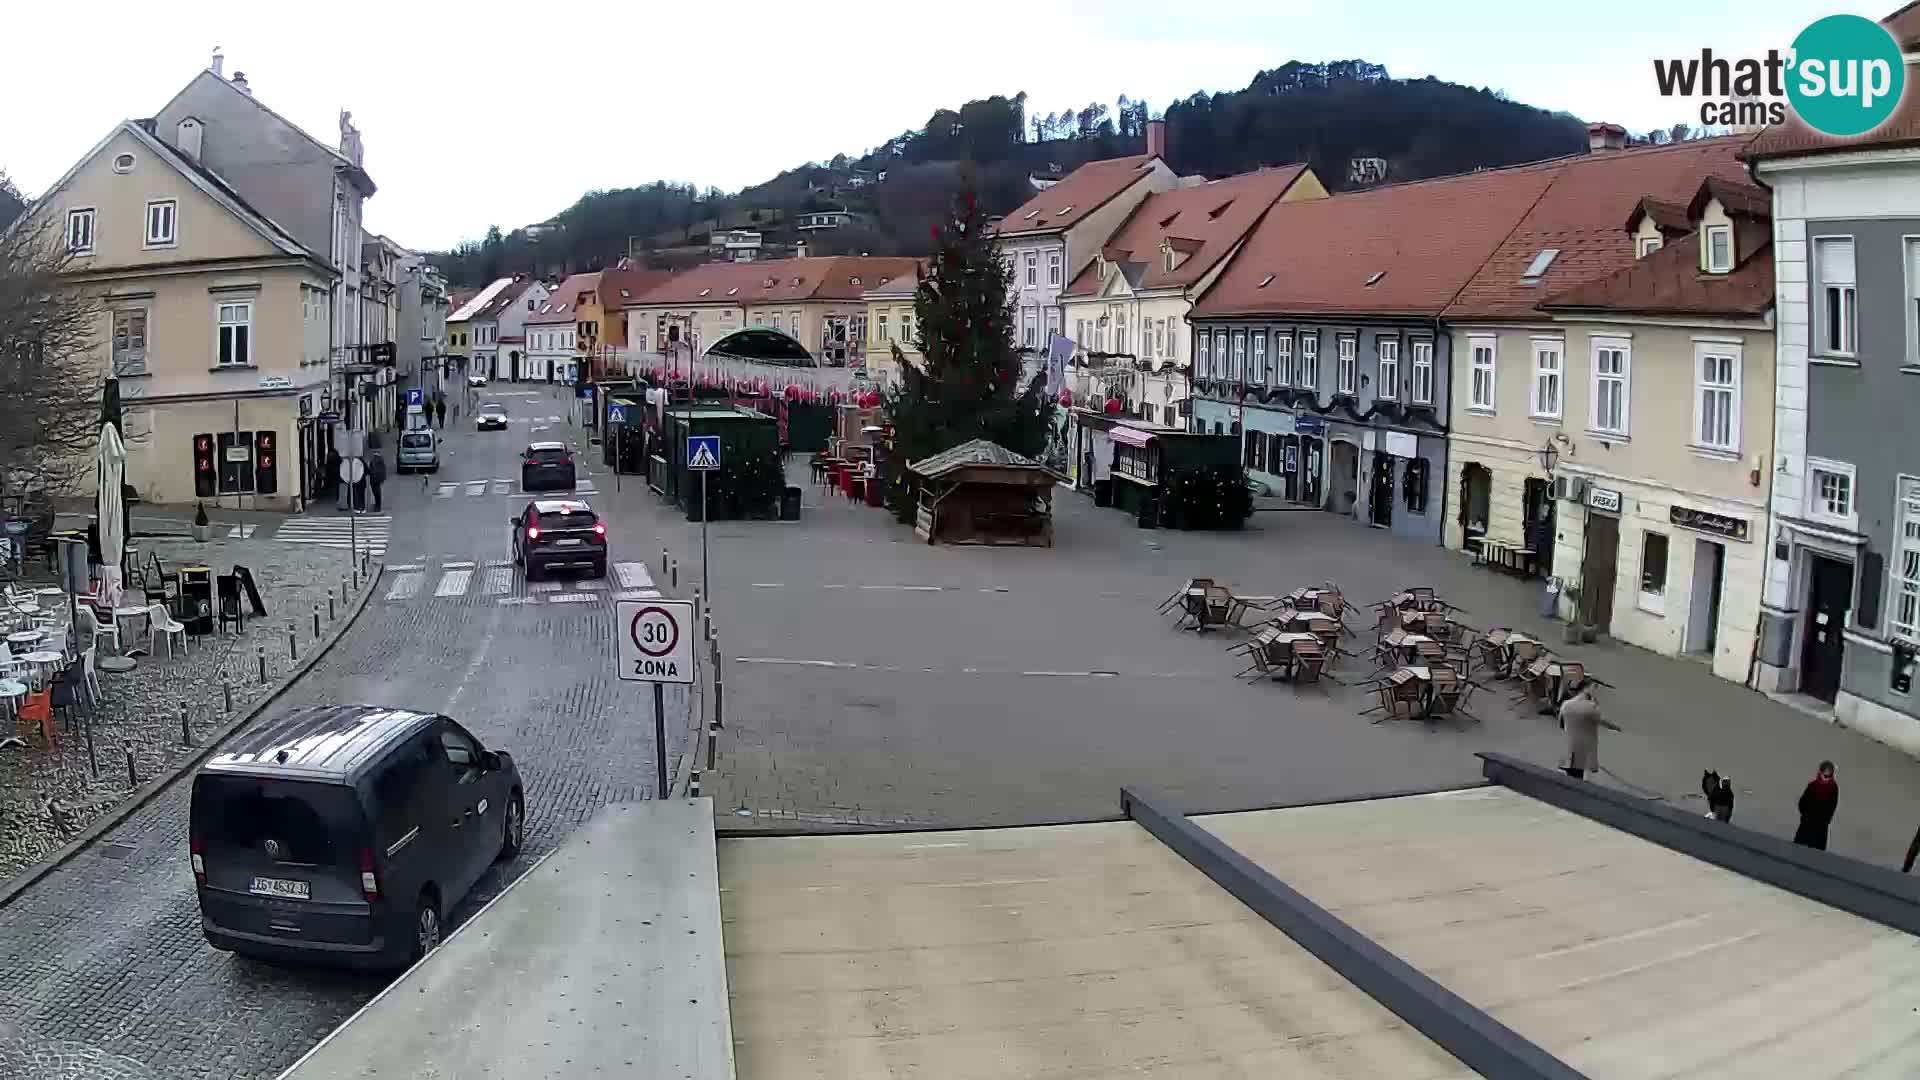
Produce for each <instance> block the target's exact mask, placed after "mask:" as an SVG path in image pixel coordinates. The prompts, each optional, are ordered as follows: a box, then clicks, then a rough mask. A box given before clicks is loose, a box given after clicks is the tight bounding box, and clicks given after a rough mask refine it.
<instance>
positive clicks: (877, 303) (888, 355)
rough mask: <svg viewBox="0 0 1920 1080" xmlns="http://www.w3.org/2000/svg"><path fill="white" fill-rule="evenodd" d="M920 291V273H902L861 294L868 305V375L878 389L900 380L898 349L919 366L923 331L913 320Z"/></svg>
mask: <svg viewBox="0 0 1920 1080" xmlns="http://www.w3.org/2000/svg"><path fill="white" fill-rule="evenodd" d="M919 288H920V279H919V275H918V274H899V275H896V276H895V277H892V278H889V279H888V280H886V281H883V282H881V283H880V284H878V285H876V286H874V287H873V288H871V289H868V290H867V291H866V292H865V293H863V294H861V299H862V300H865V301H866V303H867V376H868V378H870V379H872V380H873V382H874V385H875V386H877V387H887V386H892V385H894V384H896V383H898V382H899V381H900V370H899V365H898V363H897V362H896V361H895V360H894V350H895V349H898V350H899V351H900V355H901V356H902V357H903V358H904V359H906V360H907V361H908V362H909V363H913V364H916V365H917V364H919V363H920V361H921V359H922V357H921V355H920V332H919V329H918V328H917V327H916V326H915V325H914V321H913V296H914V293H915V292H917V291H918V290H919Z"/></svg>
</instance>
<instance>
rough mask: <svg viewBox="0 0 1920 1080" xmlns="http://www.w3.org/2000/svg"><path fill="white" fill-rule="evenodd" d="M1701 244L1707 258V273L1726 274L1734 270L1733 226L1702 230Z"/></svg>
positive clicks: (1713, 226) (1712, 227) (1709, 227)
mask: <svg viewBox="0 0 1920 1080" xmlns="http://www.w3.org/2000/svg"><path fill="white" fill-rule="evenodd" d="M1700 243H1701V244H1702V245H1703V248H1704V254H1705V256H1706V265H1707V273H1709V274H1724V273H1726V272H1727V271H1729V270H1731V269H1733V226H1731V225H1709V226H1707V227H1706V228H1705V229H1703V230H1701V233H1700Z"/></svg>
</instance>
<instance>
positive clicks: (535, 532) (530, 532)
mask: <svg viewBox="0 0 1920 1080" xmlns="http://www.w3.org/2000/svg"><path fill="white" fill-rule="evenodd" d="M527 539H529V540H538V539H540V526H538V525H529V526H527Z"/></svg>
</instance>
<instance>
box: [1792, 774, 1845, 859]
mask: <svg viewBox="0 0 1920 1080" xmlns="http://www.w3.org/2000/svg"><path fill="white" fill-rule="evenodd" d="M1839 808H1840V782H1839V781H1838V780H1835V779H1834V777H1833V762H1831V761H1823V762H1821V763H1820V768H1819V770H1818V771H1817V772H1815V773H1814V774H1813V779H1812V780H1809V781H1807V786H1806V788H1805V789H1803V790H1802V791H1801V792H1800V828H1799V829H1798V830H1797V831H1796V832H1795V833H1794V834H1793V842H1794V843H1796V844H1800V845H1803V846H1805V847H1810V848H1814V849H1815V850H1818V851H1825V850H1827V827H1828V826H1830V825H1832V824H1833V814H1834V811H1836V810H1838V809H1839Z"/></svg>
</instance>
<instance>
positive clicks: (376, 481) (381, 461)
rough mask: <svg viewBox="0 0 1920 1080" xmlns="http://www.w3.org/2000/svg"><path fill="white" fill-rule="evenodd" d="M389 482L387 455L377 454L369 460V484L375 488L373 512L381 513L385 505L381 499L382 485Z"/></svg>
mask: <svg viewBox="0 0 1920 1080" xmlns="http://www.w3.org/2000/svg"><path fill="white" fill-rule="evenodd" d="M386 482H387V455H385V454H375V455H373V460H371V461H369V462H367V486H369V487H371V488H373V512H374V513H376V514H377V513H379V512H380V507H381V506H383V505H385V504H384V503H382V502H381V500H380V487H381V485H383V484H385V483H386Z"/></svg>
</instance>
